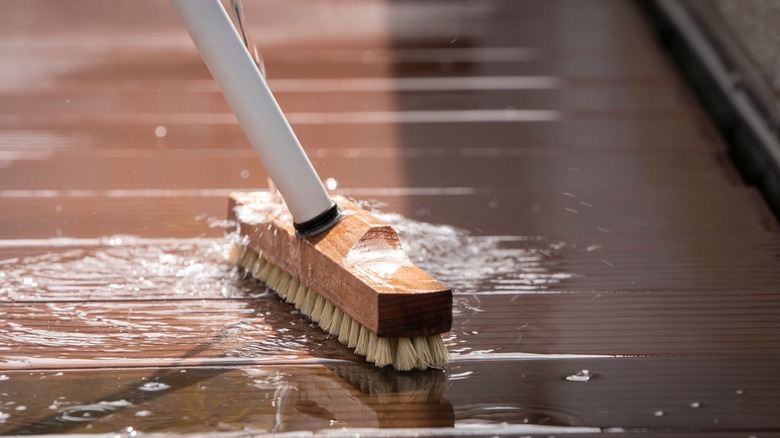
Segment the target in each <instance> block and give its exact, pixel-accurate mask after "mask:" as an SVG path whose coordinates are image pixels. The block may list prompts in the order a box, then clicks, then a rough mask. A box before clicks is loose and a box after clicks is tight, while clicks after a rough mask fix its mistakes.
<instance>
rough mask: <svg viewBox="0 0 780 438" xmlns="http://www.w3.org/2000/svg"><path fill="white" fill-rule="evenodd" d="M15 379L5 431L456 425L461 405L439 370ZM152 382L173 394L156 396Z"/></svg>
mask: <svg viewBox="0 0 780 438" xmlns="http://www.w3.org/2000/svg"><path fill="white" fill-rule="evenodd" d="M9 375H10V377H9V379H8V381H7V382H6V383H7V385H5V386H4V394H3V395H2V403H3V405H4V406H7V407H8V408H9V409H10V412H11V413H10V415H9V416H8V418H6V420H5V422H4V423H0V434H31V433H53V434H57V433H65V432H68V433H110V432H114V431H117V430H124V429H125V428H127V427H132V428H133V429H134V430H136V431H139V432H141V433H153V432H165V433H171V432H172V433H213V432H218V431H251V432H257V433H264V432H294V431H303V430H310V431H317V430H337V429H342V428H350V429H352V428H387V427H393V428H398V427H402V428H426V427H453V426H454V413H453V412H454V411H453V407H452V405H451V404H450V403H449V402H448V401H447V400H446V399H445V398H444V397H443V392H444V389H445V387H446V385H447V377H446V375H445V373H444V372H442V371H435V370H429V371H426V372H413V373H403V374H398V373H395V372H393V371H391V370H378V369H376V368H374V367H372V366H370V365H358V364H332V365H327V366H322V365H316V366H314V365H312V366H295V367H291V366H287V365H269V366H254V367H243V368H234V367H229V368H217V367H215V368H183V369H182V368H171V369H168V370H161V371H157V372H153V371H150V370H149V369H119V370H99V371H97V370H91V371H83V370H82V371H66V372H33V373H29V372H13V373H10V374H9ZM150 384H154V385H165V386H166V388H165V389H161V390H159V391H148V390H147V389H148V387H149V386H150ZM44 388H45V389H46V390H44ZM36 394H38V395H40V394H50V397H48V396H47V397H40V396H37V395H36ZM52 400H54V402H52ZM17 406H24V407H25V408H24V409H20V410H17V409H14V408H15V407H17Z"/></svg>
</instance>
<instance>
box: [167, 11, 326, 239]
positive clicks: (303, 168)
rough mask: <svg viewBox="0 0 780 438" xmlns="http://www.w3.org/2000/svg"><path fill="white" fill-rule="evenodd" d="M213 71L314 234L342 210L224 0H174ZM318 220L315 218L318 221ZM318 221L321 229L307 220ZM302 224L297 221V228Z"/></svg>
mask: <svg viewBox="0 0 780 438" xmlns="http://www.w3.org/2000/svg"><path fill="white" fill-rule="evenodd" d="M173 4H174V6H175V7H176V9H177V10H178V11H179V15H181V17H182V20H183V21H184V24H185V26H186V27H187V31H188V32H189V34H190V37H192V40H193V42H194V43H195V46H196V47H197V48H198V51H199V52H200V54H201V56H202V57H203V60H204V61H205V63H206V66H207V67H208V69H209V71H210V72H211V75H212V76H213V77H214V79H215V80H216V81H217V84H218V85H219V88H220V89H221V90H222V94H223V95H224V96H225V99H226V100H227V102H228V104H229V105H230V108H231V109H232V110H233V112H234V113H235V115H236V118H237V119H238V122H239V124H240V125H241V128H242V129H243V130H244V132H245V133H246V136H247V138H248V139H249V142H250V143H251V144H252V147H253V149H254V150H255V152H256V153H257V155H258V157H259V158H260V161H262V162H263V165H264V167H265V169H266V171H267V172H268V174H269V175H270V176H271V179H272V180H273V181H274V184H275V185H276V187H277V188H278V189H279V192H280V193H281V194H282V197H283V198H284V201H285V203H286V204H287V207H288V208H289V210H290V213H291V214H292V216H293V221H294V222H295V223H296V224H299V225H301V227H302V231H301V234H303V233H304V232H306V233H307V235H312V234H311V233H312V231H313V230H314V229H315V228H316V229H317V230H318V231H322V229H323V228H322V227H323V220H322V216H323V215H325V217H326V218H330V219H329V221H328V223H329V224H331V225H332V223H335V222H333V220H334V217H333V213H332V211H333V210H335V211H336V216H335V218H336V219H335V220H336V221H337V218H338V211H337V210H338V208H337V207H336V205H335V203H334V202H333V200H331V199H330V196H328V193H327V191H326V190H325V186H323V184H322V181H321V180H320V178H319V176H318V175H317V172H316V171H315V170H314V167H313V166H312V164H311V162H310V161H309V158H308V157H307V156H306V153H305V152H304V150H303V147H301V144H300V142H299V141H298V138H297V137H296V136H295V133H293V130H292V128H291V127H290V124H289V123H288V122H287V119H286V118H285V117H284V114H283V113H282V110H281V108H279V105H278V104H277V102H276V99H274V96H273V94H271V90H270V89H269V88H268V85H267V84H266V82H265V79H264V78H263V75H262V74H260V70H259V69H258V67H257V65H256V64H255V62H254V61H253V60H252V57H251V55H250V54H249V51H248V50H247V48H246V46H245V45H244V43H243V41H242V40H241V37H240V36H239V34H238V32H237V31H236V29H235V27H233V23H232V22H231V21H230V17H229V16H228V14H227V12H226V11H225V8H224V7H223V6H222V4H221V3H220V2H219V0H173ZM312 221H313V222H312ZM312 223H314V224H315V225H316V227H312V226H310V225H307V224H312ZM297 228H298V225H296V229H297Z"/></svg>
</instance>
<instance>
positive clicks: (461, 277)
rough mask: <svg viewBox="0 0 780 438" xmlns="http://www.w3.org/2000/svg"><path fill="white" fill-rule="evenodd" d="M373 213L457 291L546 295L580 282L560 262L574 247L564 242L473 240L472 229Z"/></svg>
mask: <svg viewBox="0 0 780 438" xmlns="http://www.w3.org/2000/svg"><path fill="white" fill-rule="evenodd" d="M371 213H372V214H374V215H375V216H377V217H378V218H379V219H381V220H383V221H385V222H386V223H388V224H389V225H390V226H392V227H393V228H394V229H395V230H396V231H397V232H398V235H399V237H400V238H401V243H402V245H403V247H404V250H405V251H406V253H407V254H408V255H409V257H410V258H411V259H412V261H413V262H414V264H416V265H417V266H419V267H420V268H422V269H424V270H425V271H427V272H428V273H430V274H431V275H432V276H433V277H435V278H436V279H437V280H440V281H442V282H444V283H445V284H447V285H448V286H450V287H451V288H452V289H453V290H454V291H455V292H456V293H477V292H485V291H490V290H493V291H502V290H507V291H518V290H524V291H543V290H547V289H550V288H552V287H559V286H560V285H561V284H562V283H564V282H566V281H568V280H570V279H572V278H575V275H574V274H573V273H570V272H568V271H566V270H564V269H563V268H562V267H561V266H559V262H557V261H556V259H557V258H559V254H560V252H561V251H564V250H566V249H568V245H567V244H566V243H564V242H557V241H546V240H544V238H537V237H528V238H511V239H508V238H506V237H502V236H473V235H471V234H470V233H469V232H468V231H467V230H463V229H459V228H456V227H452V226H449V225H434V224H429V223H426V222H420V221H416V220H413V219H409V218H406V217H404V216H402V215H400V214H396V213H383V212H381V211H377V210H376V209H373V210H372V211H371ZM486 283H487V284H486Z"/></svg>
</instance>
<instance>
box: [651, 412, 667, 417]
mask: <svg viewBox="0 0 780 438" xmlns="http://www.w3.org/2000/svg"><path fill="white" fill-rule="evenodd" d="M653 415H654V416H656V417H663V416H664V411H655V412H653Z"/></svg>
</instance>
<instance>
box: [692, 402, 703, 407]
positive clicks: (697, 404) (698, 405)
mask: <svg viewBox="0 0 780 438" xmlns="http://www.w3.org/2000/svg"><path fill="white" fill-rule="evenodd" d="M691 407H692V408H698V407H701V403H699V402H693V403H691Z"/></svg>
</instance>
